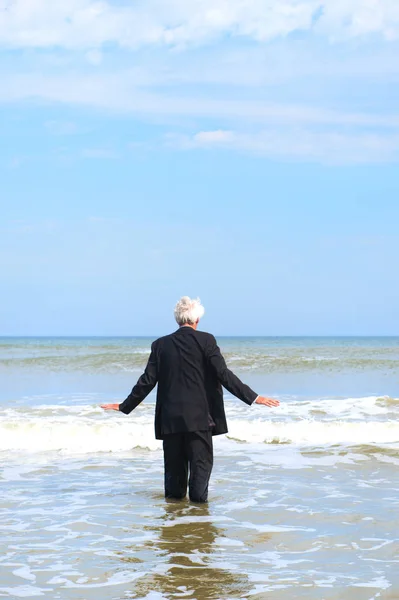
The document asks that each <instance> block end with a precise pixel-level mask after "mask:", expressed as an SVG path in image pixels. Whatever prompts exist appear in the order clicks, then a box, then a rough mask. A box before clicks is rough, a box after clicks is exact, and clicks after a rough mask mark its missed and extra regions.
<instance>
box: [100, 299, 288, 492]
mask: <svg viewBox="0 0 399 600" xmlns="http://www.w3.org/2000/svg"><path fill="white" fill-rule="evenodd" d="M204 312H205V311H204V308H203V306H202V305H201V303H200V301H199V300H191V299H190V298H189V297H188V296H184V297H183V298H181V299H180V300H179V302H178V303H177V304H176V307H175V311H174V314H175V319H176V321H177V323H178V325H179V329H178V330H177V331H175V332H174V333H172V334H170V335H167V336H164V337H162V338H159V339H158V340H156V341H155V342H154V343H153V344H152V346H151V355H150V358H149V360H148V364H147V366H146V368H145V371H144V374H143V375H142V376H141V377H140V379H139V380H138V382H137V384H136V385H135V386H134V388H133V389H132V392H131V394H130V395H129V396H128V397H127V398H126V400H125V401H124V402H122V404H104V405H102V408H104V409H105V410H117V411H121V412H123V413H125V414H127V415H128V414H129V413H130V412H131V411H132V410H133V409H134V408H136V406H138V405H139V404H140V402H142V401H143V400H144V398H145V397H146V396H147V395H148V394H149V393H150V392H151V390H153V389H154V387H155V385H156V384H157V383H158V391H157V402H156V408H155V437H156V438H157V439H158V440H163V450H164V464H165V496H166V498H175V499H182V498H184V497H185V496H186V493H187V480H188V468H189V467H190V478H189V496H190V500H192V501H193V502H207V500H208V484H209V478H210V475H211V471H212V466H213V446H212V436H213V435H220V434H222V433H227V423H226V416H225V411H224V404H223V390H222V386H224V387H225V388H226V389H227V390H228V391H229V392H230V393H231V394H233V395H234V396H237V398H239V399H240V400H242V401H243V402H245V403H246V404H253V403H256V404H263V405H265V406H269V407H274V406H278V405H279V402H278V400H273V399H271V398H265V397H263V396H258V394H256V392H254V391H253V390H251V388H250V387H248V386H247V385H245V384H244V383H242V381H240V380H239V379H238V377H237V376H236V375H234V373H232V372H231V371H230V370H229V369H228V368H227V366H226V363H225V360H224V358H223V356H222V355H221V353H220V350H219V348H218V346H217V344H216V340H215V338H214V337H213V335H211V334H210V333H205V332H202V331H198V330H197V327H198V323H199V320H200V319H201V318H202V316H203V315H204Z"/></svg>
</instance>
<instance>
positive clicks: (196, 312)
mask: <svg viewBox="0 0 399 600" xmlns="http://www.w3.org/2000/svg"><path fill="white" fill-rule="evenodd" d="M204 313H205V309H204V307H203V306H202V304H201V300H200V299H199V298H195V299H191V298H189V297H188V296H183V298H180V300H179V302H178V303H177V304H176V306H175V310H174V314H175V319H176V321H177V323H178V325H180V326H181V325H194V323H196V322H197V321H198V320H199V319H201V318H202V317H203V316H204Z"/></svg>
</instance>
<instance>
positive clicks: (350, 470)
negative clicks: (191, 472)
mask: <svg viewBox="0 0 399 600" xmlns="http://www.w3.org/2000/svg"><path fill="white" fill-rule="evenodd" d="M154 339H155V338H154V337H148V338H138V337H137V338H131V337H129V338H128V337H123V338H122V337H121V338H111V337H107V338H100V337H81V338H77V337H76V338H67V337H65V338H61V337H59V338H55V337H53V338H44V337H43V338H39V337H38V338H0V382H1V385H0V598H12V599H16V598H39V597H40V598H43V599H45V600H58V599H60V600H127V599H138V598H142V599H146V600H163V599H172V598H176V599H177V598H179V599H190V600H193V599H196V600H208V599H218V600H219V599H220V600H228V599H233V598H234V599H236V598H241V599H244V598H245V599H253V600H263V599H264V600H295V599H301V600H302V599H303V600H313V599H318V600H376V599H383V600H399V422H398V417H399V338H398V337H381V338H378V337H373V338H371V337H370V338H367V337H324V338H323V337H301V338H300V337H296V338H294V337H293V338H289V337H236V338H233V337H231V338H228V337H220V338H218V343H219V346H220V347H221V350H222V352H223V354H224V356H225V358H226V362H227V364H228V366H229V368H231V369H232V370H233V371H234V372H235V373H236V374H237V375H238V376H239V377H240V378H241V379H242V380H243V381H244V382H245V383H247V384H249V385H250V386H251V387H252V388H253V389H254V390H255V391H256V392H257V393H258V394H261V395H265V396H271V397H274V398H277V399H279V400H280V406H279V407H278V408H273V409H270V408H267V407H265V406H247V405H246V404H244V403H243V402H241V401H240V400H238V399H237V398H234V397H232V396H231V394H229V393H228V392H227V391H225V406H226V412H227V418H228V425H229V433H228V434H227V435H225V436H218V437H216V438H214V451H215V465H214V470H213V474H212V478H211V484H210V491H209V503H208V504H207V505H196V504H192V503H190V501H189V500H183V501H166V500H165V499H164V497H163V455H162V447H161V442H159V441H156V440H155V436H154V423H153V421H154V405H155V390H154V391H153V392H152V393H151V394H150V395H149V396H148V397H147V398H146V399H145V400H144V402H143V403H142V404H141V405H140V406H139V407H138V408H137V409H136V410H135V411H133V412H132V413H131V414H130V415H129V416H126V415H124V414H122V413H117V412H105V411H103V410H102V409H101V408H100V404H102V403H111V402H112V403H114V402H118V403H119V402H122V401H123V400H124V399H125V398H126V396H127V395H128V394H129V393H130V391H131V388H132V387H133V385H134V384H135V383H136V381H137V379H138V377H139V376H140V374H141V372H142V370H143V368H144V367H145V364H146V361H147V358H148V355H149V349H150V345H151V342H152V341H153V340H154Z"/></svg>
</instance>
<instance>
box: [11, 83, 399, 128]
mask: <svg viewBox="0 0 399 600" xmlns="http://www.w3.org/2000/svg"><path fill="white" fill-rule="evenodd" d="M2 84H3V85H2V87H1V88H0V102H17V101H20V100H24V99H25V100H26V99H30V100H40V101H46V102H59V103H65V104H74V105H76V106H91V107H94V108H97V109H107V110H113V111H120V112H126V113H130V114H135V115H138V116H146V117H153V116H156V117H157V118H158V117H160V116H162V117H167V116H174V117H178V118H179V120H180V121H181V120H182V119H184V118H193V117H196V118H212V119H214V118H217V119H219V120H220V121H221V122H223V123H231V122H236V121H237V120H238V121H242V120H245V122H247V123H270V124H273V123H274V124H278V123H280V124H282V125H284V124H295V125H300V124H313V125H323V124H329V125H337V126H358V127H361V126H364V127H388V128H398V127H399V114H383V115H381V114H376V113H375V112H374V113H373V112H370V113H366V112H351V111H344V110H332V109H328V108H322V107H318V106H309V105H305V104H289V103H285V104H283V103H272V102H262V101H260V100H252V99H235V98H234V97H233V98H231V97H229V96H227V95H223V96H221V95H220V94H219V95H218V96H216V95H214V96H211V97H201V96H197V95H196V96H193V95H188V94H187V93H186V94H182V95H178V94H176V95H174V94H172V93H170V92H169V93H164V92H155V91H151V90H147V89H145V88H140V87H137V86H136V85H135V81H134V77H133V78H132V77H131V75H130V73H129V72H128V71H127V72H120V73H116V74H115V75H113V74H99V75H91V76H89V75H75V74H65V75H59V76H56V75H47V76H46V75H34V74H25V75H12V74H11V75H4V76H3V77H2Z"/></svg>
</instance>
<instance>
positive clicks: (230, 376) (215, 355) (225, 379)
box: [206, 335, 258, 404]
mask: <svg viewBox="0 0 399 600" xmlns="http://www.w3.org/2000/svg"><path fill="white" fill-rule="evenodd" d="M206 354H207V359H208V363H209V365H210V367H211V368H212V369H213V371H214V372H215V374H216V377H217V378H218V380H219V381H220V383H221V384H222V385H223V387H225V388H226V390H228V391H229V392H230V393H231V394H233V396H236V397H237V398H239V399H240V400H242V401H243V402H245V403H246V404H252V403H253V402H254V401H255V399H256V398H257V397H258V394H257V393H256V392H254V391H253V390H252V389H251V388H250V387H249V386H248V385H245V383H243V382H242V381H241V380H240V379H239V378H238V377H237V376H236V375H234V373H233V372H232V371H230V369H228V368H227V365H226V361H225V360H224V358H223V356H222V354H221V352H220V348H219V346H218V345H217V343H216V340H215V338H214V337H213V335H211V336H210V338H209V343H208V345H207V352H206Z"/></svg>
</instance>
